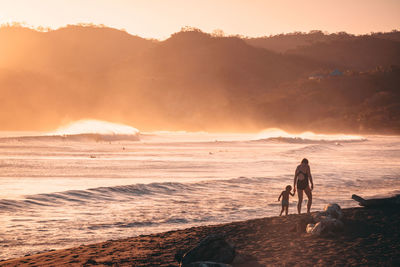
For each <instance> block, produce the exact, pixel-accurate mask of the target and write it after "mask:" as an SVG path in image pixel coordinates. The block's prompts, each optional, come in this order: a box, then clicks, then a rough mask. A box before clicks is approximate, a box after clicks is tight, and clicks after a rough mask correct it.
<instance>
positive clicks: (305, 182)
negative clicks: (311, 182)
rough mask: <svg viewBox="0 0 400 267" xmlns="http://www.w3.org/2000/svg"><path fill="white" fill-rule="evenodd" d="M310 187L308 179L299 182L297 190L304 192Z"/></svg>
mask: <svg viewBox="0 0 400 267" xmlns="http://www.w3.org/2000/svg"><path fill="white" fill-rule="evenodd" d="M307 187H308V179H304V180H301V181H300V180H297V190H304V189H306V188H307Z"/></svg>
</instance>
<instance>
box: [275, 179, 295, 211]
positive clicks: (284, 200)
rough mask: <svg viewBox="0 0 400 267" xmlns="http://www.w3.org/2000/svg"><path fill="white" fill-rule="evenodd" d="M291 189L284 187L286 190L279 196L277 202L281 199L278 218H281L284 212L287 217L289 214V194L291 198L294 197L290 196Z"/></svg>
mask: <svg viewBox="0 0 400 267" xmlns="http://www.w3.org/2000/svg"><path fill="white" fill-rule="evenodd" d="M290 191H292V187H291V186H290V185H288V186H286V190H285V191H282V193H281V194H280V195H279V198H278V201H280V200H281V197H282V210H281V213H280V214H279V216H282V212H283V211H285V213H286V215H288V212H289V194H290V195H291V196H294V193H293V194H292V192H290Z"/></svg>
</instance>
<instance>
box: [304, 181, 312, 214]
mask: <svg viewBox="0 0 400 267" xmlns="http://www.w3.org/2000/svg"><path fill="white" fill-rule="evenodd" d="M304 193H306V195H307V198H308V201H307V213H310V209H311V204H312V193H311V189H310V187H307V188H306V189H304Z"/></svg>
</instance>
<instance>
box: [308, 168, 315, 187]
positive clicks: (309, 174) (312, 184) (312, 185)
mask: <svg viewBox="0 0 400 267" xmlns="http://www.w3.org/2000/svg"><path fill="white" fill-rule="evenodd" d="M308 177H309V179H310V183H311V190H313V189H314V183H313V180H312V176H311V169H310V166H308Z"/></svg>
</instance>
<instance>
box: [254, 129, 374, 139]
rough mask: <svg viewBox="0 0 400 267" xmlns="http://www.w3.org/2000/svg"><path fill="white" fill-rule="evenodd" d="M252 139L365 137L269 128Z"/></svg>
mask: <svg viewBox="0 0 400 267" xmlns="http://www.w3.org/2000/svg"><path fill="white" fill-rule="evenodd" d="M254 140H278V141H279V140H280V141H288V142H303V141H323V142H339V141H341V142H349V141H365V140H366V139H365V138H364V137H362V136H359V135H347V134H316V133H313V132H309V131H308V132H303V133H300V134H290V133H288V132H285V131H283V130H281V129H277V128H270V129H266V130H263V131H262V132H260V133H259V134H258V135H257V136H256V138H255V139H254Z"/></svg>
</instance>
